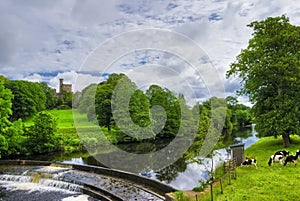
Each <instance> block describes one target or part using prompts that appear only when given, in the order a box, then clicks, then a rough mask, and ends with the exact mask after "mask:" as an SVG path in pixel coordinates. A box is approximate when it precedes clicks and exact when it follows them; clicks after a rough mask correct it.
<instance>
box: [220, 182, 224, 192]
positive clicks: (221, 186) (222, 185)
mask: <svg viewBox="0 0 300 201" xmlns="http://www.w3.org/2000/svg"><path fill="white" fill-rule="evenodd" d="M220 187H221V194H223V185H222V178H220Z"/></svg>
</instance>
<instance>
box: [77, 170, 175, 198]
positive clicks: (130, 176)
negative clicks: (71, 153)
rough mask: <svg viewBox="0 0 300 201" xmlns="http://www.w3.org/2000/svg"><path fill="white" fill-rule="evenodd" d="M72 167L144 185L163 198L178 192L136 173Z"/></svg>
mask: <svg viewBox="0 0 300 201" xmlns="http://www.w3.org/2000/svg"><path fill="white" fill-rule="evenodd" d="M72 167H73V168H74V169H76V170H81V171H85V172H93V173H96V174H102V175H107V176H111V177H116V178H121V179H124V180H128V181H131V182H134V183H136V184H139V185H142V186H144V187H146V188H149V189H150V190H152V191H154V192H156V193H158V194H160V195H162V196H165V194H166V193H170V192H174V191H177V189H175V188H173V187H172V186H169V185H167V184H164V183H161V182H159V181H156V180H153V179H149V178H147V177H143V176H140V175H137V174H134V173H130V172H125V171H122V170H116V169H110V168H104V167H98V166H90V165H72Z"/></svg>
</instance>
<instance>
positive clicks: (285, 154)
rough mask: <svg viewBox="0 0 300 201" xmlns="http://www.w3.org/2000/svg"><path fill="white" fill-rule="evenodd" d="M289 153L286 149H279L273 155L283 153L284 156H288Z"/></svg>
mask: <svg viewBox="0 0 300 201" xmlns="http://www.w3.org/2000/svg"><path fill="white" fill-rule="evenodd" d="M289 154H290V152H289V151H286V150H281V151H277V152H276V153H275V154H274V155H283V156H284V157H286V156H288V155H289Z"/></svg>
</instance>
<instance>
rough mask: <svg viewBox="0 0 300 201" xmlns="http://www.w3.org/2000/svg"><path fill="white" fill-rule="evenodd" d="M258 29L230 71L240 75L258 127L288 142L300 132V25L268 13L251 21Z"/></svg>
mask: <svg viewBox="0 0 300 201" xmlns="http://www.w3.org/2000/svg"><path fill="white" fill-rule="evenodd" d="M248 26H249V27H251V28H252V29H253V30H254V32H253V34H252V36H253V37H252V38H251V39H250V40H249V44H248V47H247V48H246V49H244V50H242V51H241V53H240V54H239V55H238V56H237V58H236V61H235V62H233V63H232V64H231V66H230V70H229V71H227V77H231V76H237V77H239V78H240V79H241V82H242V84H243V85H242V88H241V90H240V91H239V94H245V95H248V96H249V98H250V101H251V102H252V103H253V104H254V105H253V108H252V112H253V115H254V117H255V122H256V130H257V131H258V132H259V133H260V135H262V136H271V135H273V136H275V137H277V136H278V135H282V137H283V143H284V146H286V147H288V146H289V145H290V139H289V135H290V134H292V133H293V134H294V133H298V132H299V126H300V125H299V117H300V116H299V115H300V113H299V106H298V101H299V98H300V91H299V85H300V27H298V26H294V25H292V24H290V22H289V18H288V17H286V16H285V15H282V16H279V17H268V18H267V19H265V20H262V21H254V22H252V23H250V24H249V25H248Z"/></svg>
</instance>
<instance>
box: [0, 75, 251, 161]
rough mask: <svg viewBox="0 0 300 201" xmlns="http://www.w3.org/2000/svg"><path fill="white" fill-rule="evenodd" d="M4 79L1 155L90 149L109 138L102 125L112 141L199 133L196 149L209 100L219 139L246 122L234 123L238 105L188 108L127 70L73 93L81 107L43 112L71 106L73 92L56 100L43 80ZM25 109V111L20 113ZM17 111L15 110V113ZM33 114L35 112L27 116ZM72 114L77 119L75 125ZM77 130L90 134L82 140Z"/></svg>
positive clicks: (1, 89) (206, 122) (207, 117)
mask: <svg viewBox="0 0 300 201" xmlns="http://www.w3.org/2000/svg"><path fill="white" fill-rule="evenodd" d="M0 78H1V80H2V82H1V85H0V95H1V97H0V103H1V110H0V114H1V118H0V121H1V124H0V130H1V133H0V155H1V156H2V157H5V158H7V157H11V156H18V155H28V154H42V153H48V152H53V151H65V152H74V151H80V150H83V149H84V147H83V144H84V145H85V146H88V147H89V148H93V147H96V146H99V145H101V144H102V143H103V142H104V141H105V140H104V139H103V138H104V136H99V134H98V133H95V132H97V131H96V130H97V129H95V128H98V127H99V125H100V127H101V129H102V131H103V132H104V135H105V136H106V138H107V139H109V140H110V141H111V142H112V143H124V142H136V141H144V140H146V141H149V140H150V141H151V142H154V141H156V142H157V140H161V139H162V138H166V139H167V140H170V141H171V140H172V139H173V138H174V137H175V136H179V137H181V138H182V141H183V142H185V143H186V140H185V139H189V140H190V139H191V137H192V136H189V134H190V133H192V132H195V133H196V137H195V139H194V142H193V144H192V146H191V150H192V152H193V153H197V151H199V149H200V148H201V145H202V143H203V139H204V138H205V136H206V135H207V132H208V128H209V126H210V124H211V113H212V111H211V101H213V102H214V103H215V105H216V108H215V112H216V114H217V117H218V118H220V120H222V119H225V124H224V127H220V126H221V125H222V124H220V125H218V120H217V121H215V122H214V124H216V125H215V126H216V127H218V129H219V130H221V131H222V136H221V140H224V139H226V138H227V137H226V136H230V135H231V131H232V129H233V127H234V125H236V126H240V125H242V126H244V125H246V124H236V123H233V122H231V121H232V119H233V118H232V114H233V113H234V112H237V111H239V110H240V109H241V108H238V107H236V106H237V105H239V104H236V105H232V106H230V107H228V108H226V107H224V104H222V103H224V101H225V100H224V99H219V98H216V97H213V98H211V99H210V100H208V101H206V102H204V103H202V104H200V103H199V104H197V105H196V106H194V108H190V106H188V105H187V103H186V101H185V99H184V96H183V95H181V94H179V95H175V94H174V93H173V92H171V91H169V90H168V89H165V88H161V87H160V86H157V85H152V86H150V87H149V88H148V89H147V90H146V91H145V92H143V91H141V90H139V89H137V86H136V85H135V83H133V82H132V81H131V80H130V79H129V78H128V77H127V76H126V75H124V74H112V75H111V76H109V78H108V79H107V80H106V81H105V82H102V83H100V84H98V85H96V84H94V85H91V86H89V87H87V88H86V89H84V90H83V91H82V93H81V94H79V93H78V94H77V95H76V96H74V98H76V101H75V103H74V104H76V107H78V111H76V110H73V111H72V110H53V109H52V110H47V111H42V112H39V111H40V110H44V109H46V108H53V107H54V106H55V107H57V105H58V104H60V103H59V102H61V104H62V105H61V106H62V107H64V106H67V107H68V108H69V107H70V105H68V104H69V103H68V102H69V100H70V99H71V97H72V96H73V95H68V94H63V93H62V95H63V96H61V97H59V98H58V97H56V96H55V94H54V90H52V89H51V88H49V87H48V86H46V84H45V83H32V82H27V81H10V80H9V79H7V78H5V77H3V76H2V77H0ZM120 83H121V84H120ZM9 87H11V88H12V89H13V91H12V90H11V89H10V88H9ZM19 90H21V91H19ZM33 90H37V92H38V93H36V92H35V91H34V92H33ZM12 92H14V93H12ZM34 93H36V94H34ZM22 98H24V100H23V99H22ZM33 99H35V100H33ZM57 101H58V102H57ZM93 102H94V103H95V108H93V105H94V104H93ZM22 104H25V105H26V107H27V108H25V107H24V106H25V105H22ZM30 104H31V105H30ZM218 105H219V106H218ZM221 105H222V106H223V107H221ZM228 105H229V104H228ZM21 106H23V107H21ZM225 106H226V104H225ZM14 107H15V108H14ZM218 107H219V108H218ZM112 108H113V109H114V110H112ZM243 109H245V108H243ZM21 111H23V112H24V113H26V115H24V114H22V115H23V116H22V117H20V116H21V114H20V113H21ZM95 111H96V113H95ZM225 111H226V112H227V113H226V117H225V116H224V114H225ZM13 112H16V114H15V116H14V113H13ZM29 112H31V113H30V114H32V115H31V116H28V115H29ZM72 112H73V113H76V116H77V117H79V121H78V122H79V124H78V125H76V129H75V127H74V121H73V114H72ZM79 112H80V113H81V114H80V113H79ZM18 115H19V117H18ZM115 117H118V118H117V119H116V118H115ZM17 118H20V119H18V120H16V119H17ZM80 118H83V119H86V118H88V119H89V120H90V122H86V121H85V120H82V121H81V120H80ZM199 118H200V121H199V122H198V120H197V119H199ZM236 119H239V118H236ZM23 121H24V122H25V123H23ZM80 122H86V123H80ZM116 122H118V123H116ZM120 122H121V123H120ZM120 125H121V126H120ZM122 125H123V126H124V127H122ZM77 131H81V133H86V134H84V135H81V136H80V138H79V136H78V135H77ZM220 144H222V143H220Z"/></svg>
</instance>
